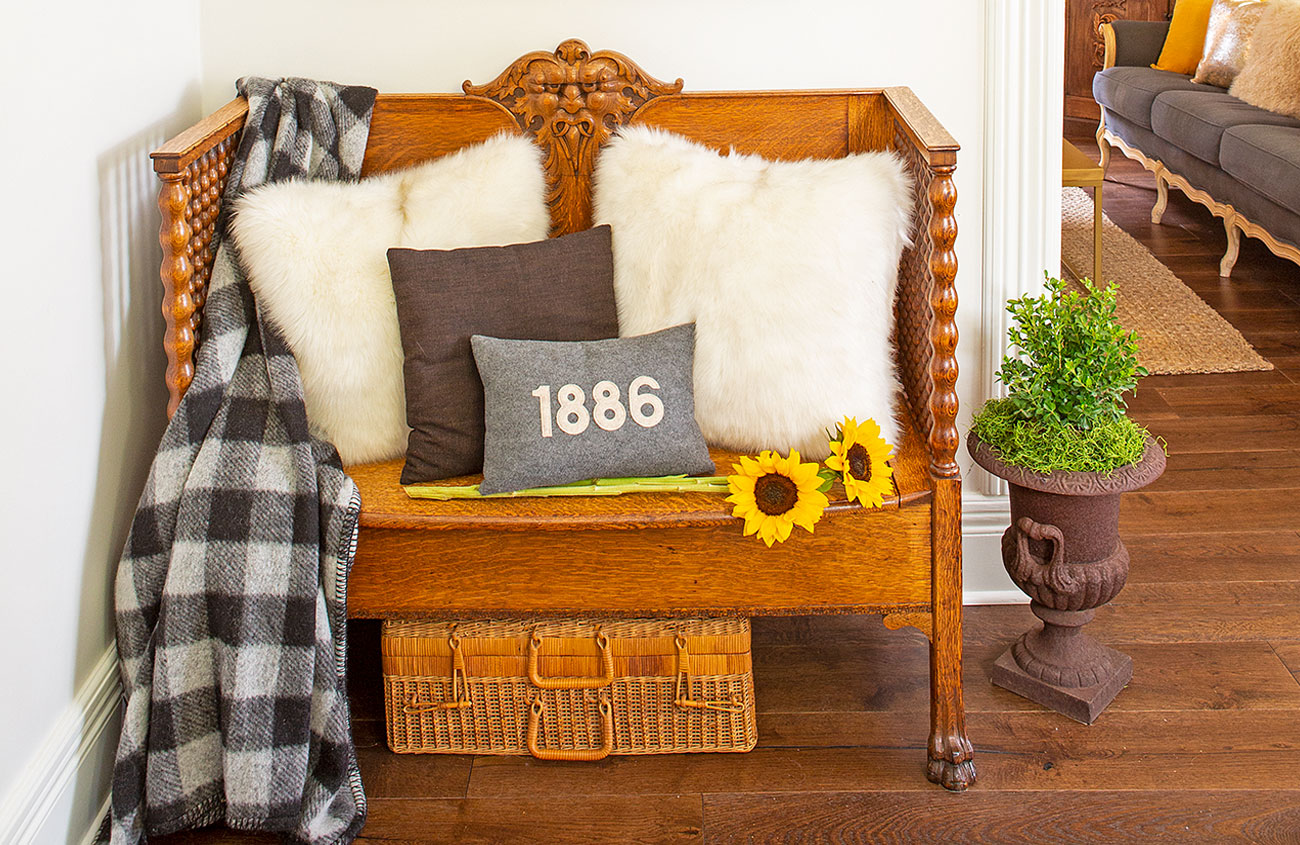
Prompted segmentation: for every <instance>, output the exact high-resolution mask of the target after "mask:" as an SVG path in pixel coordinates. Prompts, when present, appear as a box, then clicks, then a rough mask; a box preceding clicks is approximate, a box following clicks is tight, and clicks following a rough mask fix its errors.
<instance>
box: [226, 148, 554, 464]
mask: <svg viewBox="0 0 1300 845" xmlns="http://www.w3.org/2000/svg"><path fill="white" fill-rule="evenodd" d="M549 228H550V215H549V212H548V210H547V206H546V176H545V174H544V172H543V171H542V163H541V151H540V149H539V148H538V147H537V146H536V145H534V144H533V143H532V142H531V141H529V140H528V139H526V138H523V137H518V136H511V135H499V136H497V137H495V138H492V139H490V140H488V141H486V142H484V143H482V144H478V145H475V146H473V147H466V148H465V149H463V150H460V151H459V152H457V153H455V154H453V155H449V156H446V157H444V158H440V159H436V160H434V161H430V162H427V163H425V164H422V165H418V166H416V167H413V168H410V169H408V170H402V171H395V172H392V173H385V174H382V175H379V176H375V177H372V178H369V179H365V180H363V181H361V182H357V183H351V184H345V183H331V182H278V183H275V184H271V185H265V186H263V187H261V188H258V189H256V190H254V191H251V192H249V193H248V194H246V195H245V196H244V197H243V198H241V199H240V201H239V202H238V204H237V205H236V215H235V217H234V219H233V221H232V227H231V234H232V235H233V237H234V240H235V244H236V245H237V246H238V248H239V253H240V257H241V259H242V261H243V265H244V268H245V269H246V271H247V273H248V280H249V284H250V285H251V286H252V288H253V291H254V293H255V294H256V296H257V302H258V307H259V309H261V313H262V315H263V316H264V317H265V318H266V319H268V320H270V322H271V323H272V324H274V325H275V326H277V327H278V328H279V329H280V331H281V332H282V333H283V334H284V337H285V340H286V341H287V342H288V344H289V347H290V348H291V349H292V350H293V353H294V355H295V357H296V358H297V359H298V369H299V370H300V371H301V373H302V382H303V390H304V392H305V394H306V402H307V417H308V419H309V421H310V423H311V427H312V433H313V434H316V435H317V436H319V437H321V438H323V439H325V440H328V441H330V442H331V443H333V444H334V445H335V446H336V447H337V448H338V450H339V456H340V457H341V458H342V459H343V462H344V463H345V464H355V463H365V462H368V461H378V460H386V459H388V458H396V457H399V456H401V455H402V453H403V452H404V451H405V450H406V437H407V432H408V429H407V427H406V397H405V392H404V390H403V385H402V343H401V335H400V333H399V331H398V326H397V308H396V305H395V304H394V299H393V283H392V280H391V279H390V278H389V275H388V258H387V252H388V248H389V247H394V246H400V247H410V248H415V249H456V248H460V247H467V246H493V245H504V244H511V243H519V242H523V241H536V240H541V239H542V238H544V237H546V233H547V230H548V229H549Z"/></svg>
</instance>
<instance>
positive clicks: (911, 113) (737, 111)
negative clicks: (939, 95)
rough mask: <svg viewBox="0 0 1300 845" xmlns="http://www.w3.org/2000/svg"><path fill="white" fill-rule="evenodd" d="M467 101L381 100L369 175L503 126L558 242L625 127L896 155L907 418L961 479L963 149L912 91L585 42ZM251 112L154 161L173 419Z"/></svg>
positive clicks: (797, 153) (788, 149) (756, 149)
mask: <svg viewBox="0 0 1300 845" xmlns="http://www.w3.org/2000/svg"><path fill="white" fill-rule="evenodd" d="M463 87H464V93H463V94H381V95H379V97H378V98H377V99H376V101H375V108H374V113H373V117H372V119H371V127H370V136H369V141H368V143H367V147H366V156H365V161H364V164H363V167H362V173H363V175H365V174H369V173H378V172H383V171H386V170H392V169H395V168H400V167H407V166H410V165H412V164H416V163H419V162H421V161H426V160H428V159H431V158H437V157H439V156H443V155H446V154H448V153H451V152H455V151H456V150H459V149H460V148H462V147H465V146H468V145H470V144H474V143H477V142H480V141H483V140H486V139H487V138H489V137H491V136H492V135H495V134H497V133H499V132H502V131H509V132H517V133H522V134H527V135H531V136H532V137H533V138H534V139H535V140H536V142H537V143H538V144H539V145H540V146H541V147H542V149H543V150H544V151H545V167H546V172H547V177H548V185H549V195H548V199H549V202H550V206H551V217H552V222H553V229H552V235H561V234H567V233H570V232H575V231H580V230H582V229H585V228H587V227H589V226H590V225H591V177H592V171H593V169H594V166H595V160H596V155H597V153H598V151H599V150H600V147H601V145H603V144H604V143H605V142H606V141H607V140H608V139H609V138H610V137H611V135H612V134H613V133H614V132H615V131H616V130H617V129H618V127H619V126H621V125H624V124H634V123H636V124H645V125H649V126H656V127H659V128H662V129H666V130H669V131H672V132H676V133H678V134H680V135H684V136H686V137H688V138H691V139H694V140H695V141H698V142H700V143H703V144H706V145H709V146H711V147H714V148H717V149H719V150H727V149H735V150H737V151H739V152H744V153H757V154H759V155H762V156H765V157H767V158H775V159H802V158H838V157H841V156H844V155H846V154H848V153H853V152H862V151H869V150H893V151H895V152H896V153H898V154H899V155H900V156H901V157H902V159H903V161H904V162H905V163H906V165H907V167H908V169H909V170H910V171H911V173H912V176H913V178H914V180H915V183H916V194H915V203H916V208H915V226H914V229H913V235H912V238H913V241H914V243H913V246H911V247H910V248H908V249H907V250H906V251H905V252H904V254H903V258H902V261H901V263H900V267H899V285H898V298H897V301H896V304H895V325H896V328H895V333H894V334H895V336H894V343H895V349H896V353H897V357H896V360H897V364H898V370H899V376H900V380H901V381H902V383H903V388H904V392H905V394H906V402H907V405H908V409H909V410H910V412H911V414H912V415H913V418H914V420H915V421H916V424H917V426H918V428H919V429H920V430H921V431H922V432H923V433H925V434H926V435H927V440H928V445H929V448H930V465H931V472H932V474H934V475H935V476H936V477H944V478H955V477H957V475H958V471H957V465H956V461H955V453H956V449H957V443H958V433H957V428H956V415H957V394H956V377H957V362H956V343H957V328H956V323H955V311H956V306H957V296H956V288H955V276H956V271H957V261H956V254H955V252H954V251H953V244H954V241H955V238H956V235H957V225H956V218H955V216H954V214H953V208H954V205H955V203H956V199H957V195H956V190H955V189H954V187H953V181H952V174H953V170H954V168H955V166H956V155H957V149H958V146H957V143H956V142H955V141H954V140H953V138H952V137H951V136H950V135H949V134H948V133H947V132H946V131H945V130H944V129H943V127H942V126H941V125H940V124H939V123H938V121H937V120H935V118H934V117H933V116H932V115H931V114H930V112H929V111H928V110H927V109H926V108H925V107H924V106H923V105H922V104H921V102H920V101H919V100H918V99H917V98H916V97H915V95H913V94H912V92H911V91H910V90H909V89H907V88H884V89H861V90H840V91H743V92H703V93H696V92H686V91H683V90H682V88H683V84H682V80H680V79H678V80H676V81H675V82H672V83H665V82H661V81H659V80H657V79H655V78H653V77H651V76H649V75H648V74H646V73H645V72H644V71H642V70H641V68H639V67H638V66H637V65H636V63H635V62H633V61H632V60H631V59H629V58H627V57H626V56H623V55H621V54H619V53H614V52H610V51H599V52H593V51H591V50H589V49H588V47H587V45H586V44H584V43H582V42H581V41H577V40H570V41H566V42H564V43H563V44H561V45H560V46H559V47H558V48H556V50H555V51H554V52H544V51H542V52H535V53H529V54H528V55H526V56H523V57H521V58H519V59H518V60H516V61H515V62H514V63H513V64H511V65H510V66H509V67H508V68H506V70H505V71H504V72H502V73H501V75H500V76H498V77H497V78H496V79H495V80H493V81H491V82H489V83H487V84H485V85H473V84H471V83H470V82H468V81H467V82H466V83H465V84H464V86H463ZM246 114H247V105H246V104H245V103H244V101H242V100H235V101H232V102H231V103H228V104H227V105H226V106H224V107H222V108H221V109H220V110H218V111H217V112H214V113H213V114H212V115H210V116H208V117H207V118H205V119H204V120H203V121H202V122H200V123H199V124H197V125H196V126H194V127H192V128H191V129H189V130H186V132H184V133H182V134H181V135H178V136H177V137H176V138H174V139H172V140H171V141H169V142H168V143H167V144H165V145H164V146H163V147H162V148H161V149H159V150H158V151H156V152H155V153H153V160H154V169H155V171H156V172H157V173H158V176H159V178H160V179H161V180H162V181H163V186H162V189H161V191H160V194H159V208H160V209H161V211H162V215H163V221H162V230H161V234H160V239H161V241H162V244H163V251H164V255H163V265H162V281H163V286H164V297H165V298H164V303H163V313H164V315H165V317H166V321H167V333H166V337H165V338H164V348H165V349H166V352H167V359H168V366H167V386H168V390H169V393H170V403H169V406H168V410H169V412H172V411H174V410H175V408H176V405H177V404H178V403H179V402H180V398H181V396H182V395H183V394H184V392H185V390H186V388H188V387H189V384H190V381H191V379H192V378H193V367H194V365H193V356H194V349H195V345H196V344H197V343H198V339H199V337H200V336H201V334H202V331H201V320H202V306H203V300H204V297H205V294H206V290H207V282H208V278H209V276H210V273H211V267H212V260H213V247H214V235H215V226H216V220H217V216H218V212H219V210H220V199H221V191H222V188H223V187H224V185H225V176H226V168H227V161H228V159H229V158H230V157H231V156H233V154H234V150H235V149H236V145H237V141H238V136H239V131H240V129H241V128H242V126H243V121H244V117H245V116H246Z"/></svg>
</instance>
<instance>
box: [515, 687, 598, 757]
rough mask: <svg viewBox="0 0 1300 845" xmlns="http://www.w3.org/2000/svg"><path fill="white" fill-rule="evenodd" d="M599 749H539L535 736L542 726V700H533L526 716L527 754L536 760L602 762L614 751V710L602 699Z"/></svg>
mask: <svg viewBox="0 0 1300 845" xmlns="http://www.w3.org/2000/svg"><path fill="white" fill-rule="evenodd" d="M599 706H600V730H601V740H600V747H599V748H573V749H564V748H555V749H551V748H541V747H540V746H538V744H537V734H538V731H539V730H540V729H541V724H542V700H541V699H540V698H534V699H533V703H532V706H531V707H530V708H529V710H530V712H529V716H528V753H529V754H531V755H533V756H534V757H536V758H537V759H538V760H574V761H587V760H604V759H605V758H606V757H608V756H609V754H610V752H611V751H613V750H614V708H613V707H611V706H610V703H609V702H608V701H607V700H605V699H604V698H602V699H601V700H600V705H599Z"/></svg>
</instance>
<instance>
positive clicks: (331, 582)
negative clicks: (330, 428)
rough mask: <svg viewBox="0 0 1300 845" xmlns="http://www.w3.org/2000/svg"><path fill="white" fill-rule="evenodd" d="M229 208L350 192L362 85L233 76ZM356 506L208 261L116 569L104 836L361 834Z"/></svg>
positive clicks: (243, 295)
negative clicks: (184, 360)
mask: <svg viewBox="0 0 1300 845" xmlns="http://www.w3.org/2000/svg"><path fill="white" fill-rule="evenodd" d="M238 89H239V92H240V93H241V94H243V95H244V96H245V97H246V98H247V99H248V104H249V114H248V118H247V122H246V124H245V128H244V134H243V138H242V139H241V141H240V145H239V150H238V153H237V154H236V160H235V162H234V166H233V167H232V169H231V172H230V176H229V180H228V183H227V185H226V188H225V193H224V195H223V199H222V204H223V208H225V209H227V210H228V209H230V208H231V204H232V201H233V200H234V199H235V197H237V196H239V194H241V193H243V192H244V191H246V190H248V189H249V188H252V187H254V186H256V185H259V184H262V183H264V182H269V181H278V180H281V179H288V178H300V179H329V180H352V181H355V180H356V179H357V178H358V176H359V174H360V171H361V160H362V157H363V154H364V152H365V146H366V139H367V136H368V134H369V130H370V113H371V109H372V107H373V105H374V98H375V91H374V89H371V88H359V87H340V86H337V85H333V84H330V83H318V82H312V81H310V80H304V79H285V80H278V81H272V80H266V79H241V80H240V81H239V83H238ZM359 510H360V497H359V496H358V493H357V488H356V485H354V484H353V483H352V480H351V479H350V478H348V477H347V476H346V475H345V474H344V473H343V468H342V466H341V464H340V462H339V458H338V453H337V452H336V451H335V450H334V447H333V446H331V445H330V444H328V443H324V442H321V441H319V440H315V439H313V438H312V437H311V435H310V434H308V431H307V416H306V411H305V409H304V405H303V391H302V382H301V380H300V378H299V375H298V367H297V364H296V363H295V361H294V358H293V355H292V353H291V352H290V351H289V349H288V347H287V346H286V345H285V342H284V340H283V339H282V338H281V337H280V336H279V334H278V333H277V332H276V331H274V330H273V329H272V328H271V327H269V326H268V325H267V324H266V323H264V322H262V321H261V320H259V319H258V311H257V306H256V303H255V302H254V300H253V295H252V292H251V291H250V289H249V286H248V283H247V281H246V280H245V278H244V274H243V273H242V272H241V270H240V266H239V260H238V256H237V255H236V254H235V251H234V248H233V246H232V245H230V244H229V243H223V244H222V245H221V246H220V247H219V249H218V252H217V256H216V263H215V265H214V268H213V272H212V277H211V284H210V289H209V292H208V299H207V304H206V307H205V308H204V312H203V343H202V345H201V346H200V347H199V350H198V355H197V359H196V369H195V376H194V382H193V384H192V385H191V386H190V389H189V391H188V392H187V393H186V394H185V397H184V399H183V400H182V401H181V403H180V407H179V408H177V410H176V415H175V416H174V417H173V418H172V420H171V422H170V424H169V425H168V427H167V430H166V432H165V433H164V434H163V439H162V443H161V444H160V446H159V448H158V454H157V456H156V457H155V458H154V461H153V466H152V469H151V470H150V473H149V479H148V482H147V484H146V486H145V490H144V494H143V496H142V497H141V500H140V505H139V508H138V510H137V511H136V515H135V519H134V521H133V522H132V525H131V532H130V536H129V537H128V539H127V543H126V548H125V550H124V551H123V556H122V561H121V564H120V565H119V568H118V572H117V585H116V616H117V646H118V653H119V655H120V657H121V660H122V682H123V686H124V690H125V699H126V707H125V712H124V717H123V724H122V735H121V740H120V742H119V745H118V750H117V759H116V764H115V768H114V772H113V796H112V816H111V824H110V832H111V837H112V842H113V843H114V844H115V845H117V844H118V843H122V845H126V843H138V842H141V841H142V840H144V839H145V838H147V837H149V836H155V835H161V834H166V833H171V832H173V831H177V830H181V829H185V828H190V827H197V826H202V825H208V824H214V823H219V822H224V823H225V824H227V825H229V826H230V827H232V828H238V829H243V830H259V831H271V832H278V833H281V834H283V835H284V836H285V837H286V838H287V839H288V840H289V841H293V842H305V843H336V842H350V841H351V840H352V839H353V838H355V836H356V835H357V833H358V832H359V831H360V829H361V826H362V824H363V823H364V822H365V816H366V802H365V796H364V795H363V793H362V791H361V778H360V774H359V772H358V770H357V764H356V757H355V753H354V749H353V745H352V733H351V723H350V717H349V711H348V699H347V689H346V686H345V683H344V678H345V660H346V652H347V626H346V602H347V580H348V571H349V569H350V567H351V565H352V559H353V553H354V551H355V544H356V529H357V514H358V511H359Z"/></svg>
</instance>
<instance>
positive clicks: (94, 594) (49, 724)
mask: <svg viewBox="0 0 1300 845" xmlns="http://www.w3.org/2000/svg"><path fill="white" fill-rule="evenodd" d="M198 21H199V9H198V0H130V2H121V3H103V2H90V0H87V2H81V0H72V2H61V3H15V4H6V7H5V15H4V23H3V24H2V25H0V91H2V92H3V93H2V96H0V102H3V103H4V104H5V107H6V115H5V119H4V131H3V132H2V133H0V185H3V186H4V192H3V200H4V201H3V205H0V216H2V217H3V225H0V255H3V256H4V277H3V284H4V306H3V307H2V308H0V385H2V392H0V396H3V399H0V407H2V408H3V411H0V467H3V468H4V472H3V482H2V483H0V537H3V538H4V545H3V549H4V559H3V571H4V575H5V581H4V589H3V590H0V673H2V674H3V677H4V679H5V680H4V683H3V687H4V692H3V693H2V694H0V761H3V763H2V764H0V842H11V841H31V840H32V839H33V837H34V838H35V839H36V840H38V841H46V842H51V843H54V842H64V841H80V839H81V838H82V836H83V834H84V833H85V829H86V825H88V824H89V823H90V819H91V817H92V815H93V814H94V813H95V812H96V811H97V810H98V809H99V806H100V803H101V801H102V799H103V796H104V794H105V792H104V783H103V782H102V775H103V772H104V771H105V765H106V763H107V762H108V761H109V760H111V752H112V749H113V747H114V746H115V745H116V730H115V728H114V727H113V726H112V725H109V726H108V727H107V730H104V731H103V733H102V735H100V734H98V733H96V734H95V736H94V737H91V739H93V740H95V741H91V742H89V743H88V744H86V745H85V747H82V741H83V739H86V737H84V736H83V735H82V729H83V728H96V729H98V728H102V727H103V725H104V722H105V721H106V720H107V719H108V715H109V713H110V712H111V711H112V710H113V708H112V704H113V702H114V698H115V690H114V687H113V683H115V681H116V671H117V670H116V668H115V666H114V665H113V662H112V660H111V659H105V657H106V652H107V651H108V650H109V649H111V647H112V631H113V627H112V610H111V608H112V590H111V585H112V578H113V573H114V572H115V569H116V564H117V559H118V556H119V553H120V551H121V547H122V543H123V540H124V539H125V532H126V528H127V526H128V525H129V522H130V518H131V514H132V513H133V512H134V509H135V504H136V501H137V499H138V498H139V495H140V490H141V487H142V486H143V483H144V476H145V473H146V472H147V470H148V465H149V459H150V457H151V456H152V455H153V452H154V449H155V447H156V446H157V442H158V437H159V435H160V434H161V431H162V424H163V419H164V410H165V401H166V396H165V393H164V392H163V390H162V389H161V388H160V384H161V378H162V372H163V356H162V351H161V345H160V341H159V338H160V334H159V332H160V331H161V328H162V317H161V314H160V313H159V310H158V303H159V298H158V291H159V282H158V262H159V260H160V255H161V253H160V250H159V247H158V239H157V231H158V217H157V211H156V205H155V200H154V196H155V194H156V190H155V187H154V180H153V176H152V172H151V170H150V168H149V163H148V157H147V156H148V151H149V150H150V149H151V148H152V147H154V146H156V145H157V144H158V143H159V142H160V141H162V140H164V139H165V138H166V137H168V136H169V135H170V134H173V133H174V132H176V131H178V130H179V129H180V128H183V127H184V126H186V125H188V124H190V123H191V122H193V120H194V119H195V118H196V117H197V116H199V114H200V110H199V89H198V78H199V57H198V49H199V36H198ZM106 679H107V681H106ZM106 682H108V686H105V683H106ZM79 691H80V693H81V695H80V696H78V692H79ZM106 704H107V707H106V706H105V705H106ZM86 722H94V723H95V724H94V725H87V724H85V723H86ZM92 732H93V731H92ZM65 784H66V785H68V787H69V788H68V789H67V790H66V791H64V792H59V794H53V793H54V792H58V791H59V790H60V789H61V787H62V786H63V785H65ZM47 813H48V819H47V822H46V823H45V824H44V825H41V824H40V823H39V822H40V821H41V819H40V816H41V815H42V814H47Z"/></svg>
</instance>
